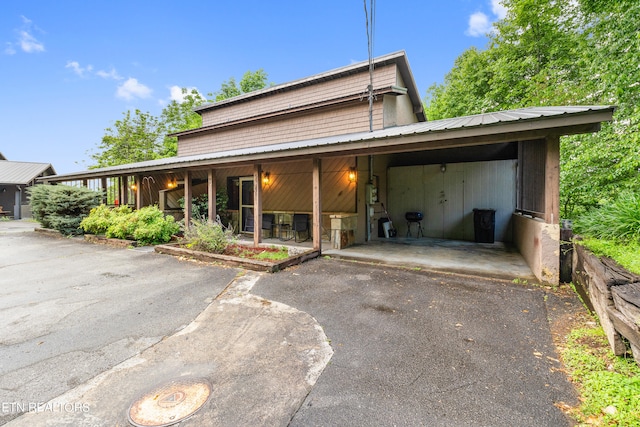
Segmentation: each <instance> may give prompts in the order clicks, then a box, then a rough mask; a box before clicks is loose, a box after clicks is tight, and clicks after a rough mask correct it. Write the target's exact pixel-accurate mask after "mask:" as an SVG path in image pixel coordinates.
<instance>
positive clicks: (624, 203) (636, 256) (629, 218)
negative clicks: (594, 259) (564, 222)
mask: <svg viewBox="0 0 640 427" xmlns="http://www.w3.org/2000/svg"><path fill="white" fill-rule="evenodd" d="M574 230H575V232H576V233H578V234H580V235H581V236H582V237H583V239H584V240H583V241H582V242H578V243H580V244H582V245H584V246H586V247H588V248H589V249H590V250H591V251H592V252H593V253H594V254H596V255H598V256H607V257H609V258H612V259H614V260H615V261H617V262H618V263H619V264H620V265H622V266H623V267H624V268H626V269H627V270H629V271H632V272H634V273H637V274H640V194H637V193H633V192H629V191H627V192H623V193H621V194H620V195H619V196H618V199H617V200H616V201H614V202H612V203H610V204H608V205H603V206H601V207H600V208H598V209H593V210H591V211H589V212H587V213H586V214H585V215H583V216H582V217H580V218H578V220H576V221H575V222H574Z"/></svg>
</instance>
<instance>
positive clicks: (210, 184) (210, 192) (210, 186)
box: [207, 169, 218, 223]
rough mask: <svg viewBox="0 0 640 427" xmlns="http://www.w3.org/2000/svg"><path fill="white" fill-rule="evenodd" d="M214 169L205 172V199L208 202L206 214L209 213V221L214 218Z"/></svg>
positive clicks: (215, 201) (212, 220)
mask: <svg viewBox="0 0 640 427" xmlns="http://www.w3.org/2000/svg"><path fill="white" fill-rule="evenodd" d="M216 190H217V189H216V171H215V169H209V173H208V174H207V200H208V201H209V202H208V208H209V210H208V212H207V213H208V215H209V223H213V222H214V221H215V220H216V215H218V213H217V212H216V203H217V200H216Z"/></svg>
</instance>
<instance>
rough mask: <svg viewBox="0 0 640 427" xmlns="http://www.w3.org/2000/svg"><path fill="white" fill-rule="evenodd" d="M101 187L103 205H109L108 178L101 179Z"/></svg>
mask: <svg viewBox="0 0 640 427" xmlns="http://www.w3.org/2000/svg"><path fill="white" fill-rule="evenodd" d="M100 186H101V187H102V203H104V204H105V205H106V204H107V201H108V199H107V177H106V176H103V177H102V178H101V179H100Z"/></svg>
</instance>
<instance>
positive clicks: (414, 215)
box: [404, 212, 424, 237]
mask: <svg viewBox="0 0 640 427" xmlns="http://www.w3.org/2000/svg"><path fill="white" fill-rule="evenodd" d="M404 219H406V220H407V237H411V224H418V232H417V233H416V237H420V236H423V237H424V233H423V232H422V220H423V219H424V215H422V212H406V213H405V214H404Z"/></svg>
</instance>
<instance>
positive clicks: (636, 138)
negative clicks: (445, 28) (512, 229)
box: [426, 0, 640, 218]
mask: <svg viewBox="0 0 640 427" xmlns="http://www.w3.org/2000/svg"><path fill="white" fill-rule="evenodd" d="M502 3H503V5H504V6H505V7H506V8H507V9H508V14H507V16H506V17H505V18H504V19H503V20H501V21H498V22H497V23H496V27H497V30H498V31H496V32H495V33H493V34H491V35H490V37H489V38H490V43H489V46H488V48H487V49H486V50H482V51H479V50H478V49H476V48H470V49H468V50H467V51H465V52H463V53H462V54H461V55H460V56H459V57H458V59H457V60H456V62H455V64H454V67H453V68H452V70H451V71H450V72H449V73H448V74H447V76H446V77H445V80H444V83H442V84H440V85H434V86H432V87H431V88H430V89H429V92H428V93H427V105H426V113H427V117H428V118H429V119H430V120H436V119H441V118H448V117H454V116H461V115H468V114H477V113H482V112H489V111H496V110H507V109H512V108H519V107H528V106H540V105H542V106H544V105H595V104H604V105H617V106H618V110H617V111H616V114H615V116H614V121H613V123H605V124H603V126H602V130H601V131H600V132H598V133H595V134H584V135H575V136H569V137H563V138H562V139H561V150H560V155H561V168H560V171H561V172H560V173H561V175H560V177H561V179H560V199H561V204H560V208H561V212H560V214H561V216H562V217H563V218H576V217H578V216H579V215H581V214H583V213H585V212H586V211H588V210H589V209H592V208H595V207H598V206H601V205H604V204H609V203H611V202H613V201H614V200H615V199H616V198H617V196H618V194H619V193H620V192H621V190H629V191H632V192H636V193H638V192H640V108H639V107H638V105H640V67H638V64H640V37H639V36H638V34H639V33H640V27H639V24H638V23H639V22H640V2H638V1H637V0H578V1H566V2H561V1H553V0H504V1H503V2H502Z"/></svg>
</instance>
